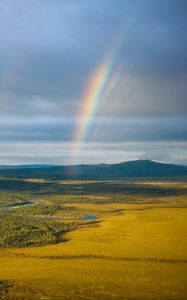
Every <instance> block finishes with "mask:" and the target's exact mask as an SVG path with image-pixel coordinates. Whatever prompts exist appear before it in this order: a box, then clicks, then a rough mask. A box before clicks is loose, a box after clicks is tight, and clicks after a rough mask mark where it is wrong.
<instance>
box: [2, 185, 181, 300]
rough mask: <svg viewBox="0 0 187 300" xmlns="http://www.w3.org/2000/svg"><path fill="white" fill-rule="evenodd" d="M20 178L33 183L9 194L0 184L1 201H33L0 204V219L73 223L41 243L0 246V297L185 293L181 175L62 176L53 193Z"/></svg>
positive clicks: (132, 296) (137, 297)
mask: <svg viewBox="0 0 187 300" xmlns="http://www.w3.org/2000/svg"><path fill="white" fill-rule="evenodd" d="M27 182H32V184H33V185H36V189H35V188H34V186H32V189H31V190H30V191H29V192H28V191H27V192H26V193H25V191H21V190H20V192H19V193H18V194H17V196H16V195H15V193H14V197H13V192H12V189H11V190H10V189H8V188H4V190H2V192H1V198H2V200H1V207H2V206H4V205H5V203H6V201H5V200H6V196H7V203H9V204H13V203H14V202H15V201H16V203H20V202H25V201H26V199H27V200H30V201H34V203H35V205H33V206H25V207H23V206H22V207H20V206H19V207H17V208H13V209H10V210H8V211H0V214H1V218H5V216H6V217H7V214H8V216H9V217H10V216H12V217H13V218H16V217H17V218H20V217H22V218H25V219H24V220H30V221H28V222H31V220H32V222H34V223H35V225H33V224H31V225H32V226H36V227H37V226H40V230H41V226H43V223H42V222H44V223H45V226H48V225H49V224H50V226H51V228H53V229H54V226H57V227H55V228H59V227H58V226H68V224H71V226H74V227H72V228H69V227H68V228H67V230H65V231H64V232H63V235H62V236H63V238H62V240H58V239H57V240H54V241H53V242H51V241H50V244H49V243H48V240H45V238H43V235H42V238H43V240H42V244H43V246H37V243H36V244H34V242H33V240H32V242H33V244H32V246H29V245H27V247H25V248H23V247H21V245H19V247H14V246H13V245H11V247H8V246H6V245H5V246H4V247H3V246H1V248H0V295H1V296H0V299H7V300H8V299H11V300H14V299H15V300H21V299H25V300H26V299H28V300H29V299H70V300H71V299H73V300H74V299H75V300H79V299H94V300H96V299H103V300H104V299H129V300H130V299H131V300H132V299H135V300H140V299H142V300H144V299H155V300H156V299H165V300H169V299H176V300H180V299H181V300H182V299H187V243H186V241H187V231H186V228H187V184H186V183H185V182H176V181H173V182H172V181H170V182H168V181H167V182H162V181H160V182H159V181H158V182H148V181H143V180H142V181H133V180H131V181H128V180H126V181H105V182H102V181H100V182H94V181H67V182H58V189H57V193H55V192H54V191H53V190H48V192H47V189H48V188H49V189H51V187H49V186H48V182H45V181H42V180H39V181H38V180H32V181H30V180H28V181H27ZM40 184H42V186H40V187H38V186H37V185H40ZM56 184H57V182H56ZM45 185H46V186H45ZM61 188H62V190H60V189H61ZM36 190H37V193H36ZM63 191H64V193H63ZM28 193H30V194H28ZM28 195H29V199H28ZM85 215H86V216H87V215H89V216H94V218H93V219H92V218H88V219H85V218H83V216H85ZM33 216H34V219H33ZM46 216H47V217H48V218H49V217H50V218H51V219H50V218H49V219H48V220H47V221H46ZM28 217H29V218H30V219H27V218H28ZM57 217H58V218H57ZM54 218H55V219H54ZM33 220H34V221H33ZM25 222H27V221H25ZM32 222H31V223H32ZM37 222H39V223H37ZM46 222H47V223H48V225H47V224H46ZM16 224H17V223H16ZM27 224H28V223H27ZM29 224H30V223H29ZM38 224H39V225H38ZM31 225H29V226H31ZM15 226H17V225H14V229H13V230H15ZM32 226H31V227H27V229H28V232H27V234H29V228H30V230H31V231H32V230H33V228H32ZM69 226H70V225H69ZM16 228H17V227H16ZM37 228H38V227H37ZM42 228H43V227H42ZM7 230H8V229H7ZM16 230H18V229H16ZM16 234H18V233H16ZM20 234H22V233H20ZM46 234H47V233H46ZM32 235H33V236H34V233H33V232H32ZM1 238H2V239H4V240H6V236H4V235H3V236H2V237H1ZM23 238H24V236H23ZM39 238H41V236H39ZM40 241H41V240H40Z"/></svg>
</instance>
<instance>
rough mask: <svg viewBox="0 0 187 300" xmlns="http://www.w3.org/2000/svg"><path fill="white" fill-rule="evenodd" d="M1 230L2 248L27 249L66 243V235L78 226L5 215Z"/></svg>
mask: <svg viewBox="0 0 187 300" xmlns="http://www.w3.org/2000/svg"><path fill="white" fill-rule="evenodd" d="M0 228H1V231H0V246H1V247H27V246H39V245H45V244H54V243H58V242H61V241H65V238H64V233H66V232H67V231H70V230H74V229H75V228H76V224H75V223H57V222H47V221H42V220H34V219H30V218H26V217H20V216H19V217H18V216H14V215H12V214H8V215H7V214H5V215H1V218H0Z"/></svg>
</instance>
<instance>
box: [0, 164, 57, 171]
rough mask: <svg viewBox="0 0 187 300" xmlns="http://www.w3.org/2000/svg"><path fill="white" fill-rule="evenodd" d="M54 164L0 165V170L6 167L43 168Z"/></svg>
mask: <svg viewBox="0 0 187 300" xmlns="http://www.w3.org/2000/svg"><path fill="white" fill-rule="evenodd" d="M54 166H55V165H50V164H48V165H47V164H46V165H45V164H33V165H0V170H2V169H3V170H7V169H43V168H48V167H54Z"/></svg>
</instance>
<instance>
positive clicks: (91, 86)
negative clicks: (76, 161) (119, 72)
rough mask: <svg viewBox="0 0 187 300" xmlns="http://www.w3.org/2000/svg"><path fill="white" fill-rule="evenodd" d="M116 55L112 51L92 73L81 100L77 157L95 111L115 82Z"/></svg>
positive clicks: (74, 140) (76, 141)
mask: <svg viewBox="0 0 187 300" xmlns="http://www.w3.org/2000/svg"><path fill="white" fill-rule="evenodd" d="M115 60H116V55H114V54H113V53H110V54H109V55H107V57H106V58H105V59H104V62H102V63H101V64H100V65H99V66H98V67H97V68H96V70H95V71H94V72H93V73H92V74H91V76H90V78H89V80H88V84H87V85H86V90H85V92H84V95H83V98H82V100H81V110H80V112H79V114H78V118H79V120H80V123H79V125H78V126H77V128H76V130H75V134H74V138H73V142H74V143H75V144H76V145H77V144H78V146H77V148H76V151H74V152H76V153H74V155H76V158H78V157H79V154H80V151H81V149H82V146H83V144H84V141H85V140H86V138H87V136H88V132H89V129H90V126H91V124H92V121H93V116H94V113H95V111H96V109H97V107H98V104H99V102H100V100H101V98H102V97H104V96H105V93H106V94H107V95H108V93H109V90H110V89H111V87H112V86H113V84H114V78H113V74H115V76H116V73H115V72H114V70H115Z"/></svg>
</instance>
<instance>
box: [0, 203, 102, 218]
mask: <svg viewBox="0 0 187 300" xmlns="http://www.w3.org/2000/svg"><path fill="white" fill-rule="evenodd" d="M34 205H37V204H36V203H35V202H32V201H27V202H22V203H16V204H9V205H4V206H0V211H8V210H11V209H15V208H21V207H26V206H34ZM34 218H35V219H40V220H47V221H50V220H51V221H54V220H87V221H89V220H90V221H91V220H95V219H96V218H97V217H96V216H93V215H89V214H82V215H81V216H80V217H79V216H78V217H76V218H74V219H73V218H72V219H71V218H65V217H58V216H51V217H34Z"/></svg>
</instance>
